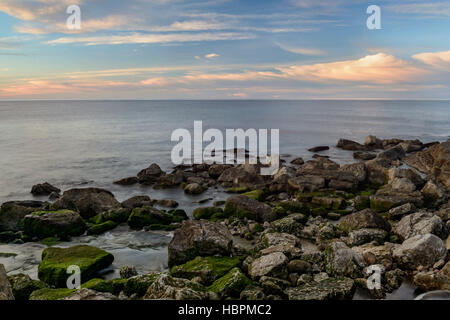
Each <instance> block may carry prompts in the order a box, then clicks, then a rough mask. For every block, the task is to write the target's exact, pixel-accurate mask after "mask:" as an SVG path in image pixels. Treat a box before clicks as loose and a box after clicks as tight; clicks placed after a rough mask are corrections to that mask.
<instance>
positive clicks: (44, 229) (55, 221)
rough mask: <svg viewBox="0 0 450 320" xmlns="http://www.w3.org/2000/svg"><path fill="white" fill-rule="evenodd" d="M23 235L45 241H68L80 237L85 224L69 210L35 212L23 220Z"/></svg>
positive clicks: (75, 213)
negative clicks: (50, 239)
mask: <svg viewBox="0 0 450 320" xmlns="http://www.w3.org/2000/svg"><path fill="white" fill-rule="evenodd" d="M23 229H24V233H25V234H26V235H28V236H30V237H31V238H34V237H36V238H38V239H45V238H49V237H57V238H60V239H68V238H70V237H75V236H80V235H82V234H83V233H84V232H85V231H86V229H87V226H86V223H85V222H84V220H83V219H82V218H81V216H80V215H79V214H78V213H77V212H75V211H71V210H58V211H36V212H33V213H32V214H29V215H27V216H25V218H24V219H23Z"/></svg>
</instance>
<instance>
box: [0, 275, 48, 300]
mask: <svg viewBox="0 0 450 320" xmlns="http://www.w3.org/2000/svg"><path fill="white" fill-rule="evenodd" d="M8 280H9V283H10V284H11V288H12V292H13V294H14V297H15V299H16V300H18V301H26V300H28V299H29V297H30V295H31V293H32V292H33V291H36V290H39V289H43V288H45V287H46V285H45V283H43V282H42V281H38V280H32V279H31V278H30V276H29V275H27V274H22V273H21V274H15V275H11V276H9V277H8ZM0 300H1V299H0Z"/></svg>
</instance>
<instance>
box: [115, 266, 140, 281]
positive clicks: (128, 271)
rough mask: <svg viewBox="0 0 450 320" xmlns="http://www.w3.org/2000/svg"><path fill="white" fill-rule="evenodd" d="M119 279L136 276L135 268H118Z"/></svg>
mask: <svg viewBox="0 0 450 320" xmlns="http://www.w3.org/2000/svg"><path fill="white" fill-rule="evenodd" d="M119 273H120V278H122V279H129V278H131V277H135V276H137V275H138V273H137V271H136V268H135V267H134V266H124V267H122V268H120V271H119Z"/></svg>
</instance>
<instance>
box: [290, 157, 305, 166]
mask: <svg viewBox="0 0 450 320" xmlns="http://www.w3.org/2000/svg"><path fill="white" fill-rule="evenodd" d="M291 163H292V164H294V165H296V166H301V165H303V164H304V163H305V161H304V160H303V158H300V157H298V158H295V159H293V160H292V161H291Z"/></svg>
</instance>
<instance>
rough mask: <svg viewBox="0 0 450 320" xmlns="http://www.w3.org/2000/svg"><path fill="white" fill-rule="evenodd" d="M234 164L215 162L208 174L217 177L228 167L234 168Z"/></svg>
mask: <svg viewBox="0 0 450 320" xmlns="http://www.w3.org/2000/svg"><path fill="white" fill-rule="evenodd" d="M232 167H233V166H232V165H229V164H213V165H212V166H211V167H209V169H208V174H209V176H210V177H211V178H213V179H217V178H219V177H220V175H221V174H222V173H223V172H224V171H225V170H227V169H229V168H232Z"/></svg>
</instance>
